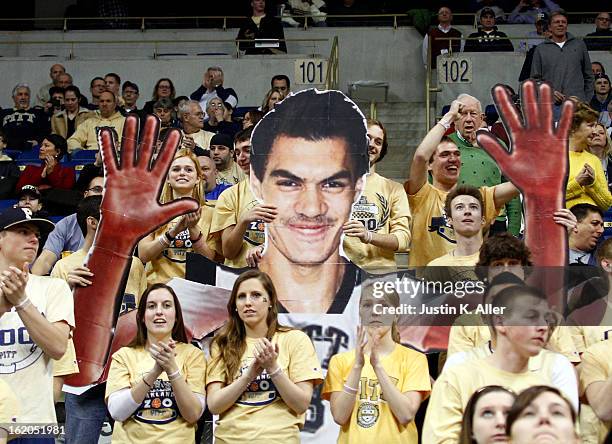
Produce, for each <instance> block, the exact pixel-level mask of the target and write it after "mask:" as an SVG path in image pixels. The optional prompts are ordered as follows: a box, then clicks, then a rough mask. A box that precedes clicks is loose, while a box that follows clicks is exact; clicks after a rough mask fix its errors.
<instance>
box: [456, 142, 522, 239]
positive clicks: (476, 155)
mask: <svg viewBox="0 0 612 444" xmlns="http://www.w3.org/2000/svg"><path fill="white" fill-rule="evenodd" d="M449 137H450V138H451V140H452V141H453V142H455V144H456V145H457V147H458V148H459V151H461V174H459V184H461V185H463V184H467V185H472V186H475V187H482V186H487V187H493V186H495V185H499V184H500V183H503V182H506V181H507V180H506V178H505V177H504V176H503V175H502V173H501V170H500V169H499V166H497V163H495V160H493V158H492V157H491V156H489V153H487V152H486V151H485V150H484V149H482V148H478V147H474V146H472V145H470V144H468V142H466V141H465V140H463V139H462V138H461V137H459V135H458V133H457V132H455V133H453V134H451V135H449ZM499 142H500V143H501V144H502V145H503V146H505V145H504V143H503V142H502V141H499ZM506 214H507V215H508V231H509V232H510V233H512V234H513V235H515V236H517V235H518V234H519V233H520V231H521V200H520V199H519V198H518V197H515V198H514V199H512V200H511V201H510V202H508V203H507V204H506ZM505 218H506V216H505V215H504V212H503V211H502V215H501V216H500V217H498V220H505Z"/></svg>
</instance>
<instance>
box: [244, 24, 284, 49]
mask: <svg viewBox="0 0 612 444" xmlns="http://www.w3.org/2000/svg"><path fill="white" fill-rule="evenodd" d="M236 39H237V40H255V39H278V40H283V41H282V42H279V43H280V45H279V47H278V48H277V49H278V50H279V51H281V52H285V53H286V52H287V44H286V43H285V41H284V39H285V32H284V31H283V25H282V23H281V21H280V20H279V19H277V18H276V17H272V16H269V15H266V16H265V17H263V18H262V19H261V22H260V23H259V27H257V25H256V24H255V22H254V21H253V19H252V18H251V17H248V18H245V19H244V21H243V22H242V25H241V26H240V31H238V37H236ZM238 48H239V49H240V50H241V51H246V53H247V54H273V53H274V51H272V50H271V49H270V48H255V42H239V43H238Z"/></svg>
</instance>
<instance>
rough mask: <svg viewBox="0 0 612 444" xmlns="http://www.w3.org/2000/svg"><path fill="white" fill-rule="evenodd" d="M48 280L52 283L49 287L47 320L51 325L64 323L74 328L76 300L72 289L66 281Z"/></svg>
mask: <svg viewBox="0 0 612 444" xmlns="http://www.w3.org/2000/svg"><path fill="white" fill-rule="evenodd" d="M48 279H51V280H52V282H51V283H50V285H49V286H48V292H47V300H48V303H47V311H46V312H45V318H47V320H48V321H49V322H51V323H53V322H60V321H64V322H66V323H67V324H68V325H69V326H70V327H71V328H74V298H73V297H72V292H71V291H70V287H68V284H67V283H66V281H64V280H61V279H56V278H48Z"/></svg>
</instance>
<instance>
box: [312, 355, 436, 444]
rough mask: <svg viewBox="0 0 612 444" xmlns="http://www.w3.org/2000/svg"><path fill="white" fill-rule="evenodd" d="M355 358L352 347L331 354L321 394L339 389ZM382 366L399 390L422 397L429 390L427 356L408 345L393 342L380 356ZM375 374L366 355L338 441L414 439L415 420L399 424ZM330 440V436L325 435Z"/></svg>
mask: <svg viewBox="0 0 612 444" xmlns="http://www.w3.org/2000/svg"><path fill="white" fill-rule="evenodd" d="M354 362H355V350H352V351H349V352H345V353H340V354H337V355H334V356H332V358H331V361H330V363H329V367H328V368H327V376H326V378H325V384H324V385H323V390H322V391H321V397H322V398H323V399H326V400H328V401H329V399H330V398H331V393H332V392H341V391H342V390H343V386H344V384H345V383H346V380H347V378H348V376H349V373H350V372H351V369H352V368H353V363H354ZM382 363H383V368H384V369H385V372H386V373H387V375H388V376H389V378H390V379H391V380H392V381H393V382H394V384H395V386H396V387H397V388H398V390H399V391H400V392H402V393H406V392H412V391H415V392H421V397H422V399H425V398H426V397H427V396H428V395H429V392H430V391H431V383H430V379H429V369H428V366H427V358H426V357H425V355H424V354H422V353H419V352H417V351H414V350H412V349H410V348H407V347H403V346H401V345H399V344H398V345H396V347H395V349H394V350H393V352H391V353H390V354H389V355H387V356H385V357H384V358H383V360H382ZM377 378H378V377H377V376H376V373H375V372H374V368H373V367H372V365H371V364H370V360H369V357H367V358H366V359H365V365H364V366H363V369H362V370H361V378H360V380H359V387H358V390H359V393H358V397H357V400H356V402H355V405H354V407H353V413H352V414H351V419H350V421H349V422H348V423H347V424H346V425H344V426H342V429H341V430H340V435H339V436H338V444H349V443H350V444H352V443H365V442H373V441H377V442H380V443H385V444H400V443H416V442H418V433H417V428H416V424H415V423H414V421H411V422H410V423H409V424H407V425H401V424H399V423H398V422H397V420H396V419H395V416H393V413H392V412H391V408H390V407H389V405H388V404H387V402H386V401H385V399H384V393H382V392H381V387H380V384H379V383H378V379H377ZM329 441H330V442H331V437H329Z"/></svg>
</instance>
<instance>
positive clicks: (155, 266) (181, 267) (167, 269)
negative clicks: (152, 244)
mask: <svg viewBox="0 0 612 444" xmlns="http://www.w3.org/2000/svg"><path fill="white" fill-rule="evenodd" d="M201 209H202V215H201V216H200V221H199V222H198V228H199V229H200V231H201V232H202V236H203V239H204V240H206V244H207V245H208V246H209V248H211V249H214V247H213V245H212V244H211V242H209V241H208V235H209V230H210V224H211V221H212V218H213V212H214V209H212V208H211V207H209V206H206V205H202V206H201ZM181 217H182V216H179V217H177V218H175V219H173V220H172V221H170V222H169V223H168V224H167V225H164V226H161V227H159V228H158V229H157V230H156V231H155V233H154V237H155V239H157V238H158V237H159V236H162V235H163V234H164V233H165V232H166V231H168V230H171V229H172V228H173V227H174V226H175V225H176V224H178V223H179V220H180V218H181ZM190 252H193V246H192V244H191V237H190V236H189V230H183V231H181V232H180V233H179V234H177V236H176V238H175V239H174V240H173V241H172V242H171V243H170V246H169V247H167V248H165V249H164V250H162V252H161V253H160V255H159V256H158V257H157V259H153V260H151V261H150V262H147V264H146V267H145V270H146V272H147V284H148V285H153V284H157V283H162V284H166V283H167V282H168V281H169V280H170V279H172V278H174V277H179V278H184V277H185V263H186V262H187V253H190Z"/></svg>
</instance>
